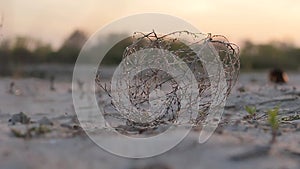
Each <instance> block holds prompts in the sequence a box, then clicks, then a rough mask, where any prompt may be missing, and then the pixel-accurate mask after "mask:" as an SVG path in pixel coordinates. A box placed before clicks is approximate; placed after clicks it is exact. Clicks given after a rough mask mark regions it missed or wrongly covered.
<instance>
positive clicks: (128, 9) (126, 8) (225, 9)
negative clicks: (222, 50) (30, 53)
mask: <svg viewBox="0 0 300 169" xmlns="http://www.w3.org/2000/svg"><path fill="white" fill-rule="evenodd" d="M0 10H1V11H2V13H3V14H4V30H3V34H4V36H5V37H11V36H16V35H28V36H32V37H34V38H38V39H41V40H43V41H45V42H51V43H52V44H53V45H55V46H59V45H60V44H61V43H62V41H63V40H64V38H66V37H67V36H68V35H69V34H70V33H71V32H72V31H73V30H74V29H77V28H79V29H83V30H85V31H87V32H88V33H90V34H91V33H93V32H95V31H96V30H98V29H99V28H101V27H102V26H104V25H105V24H108V23H110V22H111V21H113V20H115V19H118V18H121V17H124V16H128V15H132V14H137V13H145V12H158V13H164V14H170V15H173V16H177V17H179V18H182V19H184V20H186V21H187V22H189V23H191V24H193V25H194V26H196V27H197V28H198V29H199V30H201V31H203V32H211V33H213V34H223V35H225V36H226V37H228V38H229V39H230V40H231V41H233V42H236V43H238V44H241V42H242V41H243V40H245V39H250V40H253V41H254V42H259V43H260V42H269V41H271V40H285V41H290V42H293V43H295V44H296V45H298V46H300V1H299V0H251V1H250V0H249V1H242V0H0Z"/></svg>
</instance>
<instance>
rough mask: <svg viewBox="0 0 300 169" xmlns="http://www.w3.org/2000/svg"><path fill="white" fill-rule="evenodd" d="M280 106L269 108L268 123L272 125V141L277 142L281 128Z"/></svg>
mask: <svg viewBox="0 0 300 169" xmlns="http://www.w3.org/2000/svg"><path fill="white" fill-rule="evenodd" d="M278 112H279V107H278V106H277V107H275V108H273V109H270V110H268V123H269V125H270V126H271V130H272V133H271V134H272V139H271V143H274V142H276V136H277V132H278V129H279V119H278Z"/></svg>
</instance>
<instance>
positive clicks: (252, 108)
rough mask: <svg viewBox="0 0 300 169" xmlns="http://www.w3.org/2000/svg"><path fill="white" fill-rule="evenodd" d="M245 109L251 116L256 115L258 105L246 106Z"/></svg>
mask: <svg viewBox="0 0 300 169" xmlns="http://www.w3.org/2000/svg"><path fill="white" fill-rule="evenodd" d="M245 110H246V111H247V112H248V113H249V115H250V116H253V117H254V116H255V115H256V107H255V106H245Z"/></svg>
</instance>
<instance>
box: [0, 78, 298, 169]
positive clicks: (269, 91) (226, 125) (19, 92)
mask: <svg viewBox="0 0 300 169" xmlns="http://www.w3.org/2000/svg"><path fill="white" fill-rule="evenodd" d="M289 76H290V82H289V84H287V85H280V86H275V85H272V84H269V83H268V82H267V80H266V79H267V78H266V75H265V74H263V73H247V74H241V76H240V78H239V81H238V83H237V84H236V86H235V88H234V90H233V92H232V94H231V95H230V96H229V98H228V99H227V104H226V107H225V112H224V114H223V117H222V121H221V123H220V124H219V127H218V128H217V130H216V132H215V133H214V135H213V136H212V137H211V138H210V139H209V140H208V141H207V142H206V143H204V144H198V137H199V131H198V130H197V129H194V130H192V132H191V133H190V134H189V135H188V136H187V137H186V138H185V139H184V140H183V141H182V142H181V143H180V144H179V145H178V146H176V147H175V148H173V149H172V150H170V151H168V152H166V153H164V154H162V155H159V156H156V157H152V158H147V159H140V160H138V159H128V158H123V157H118V156H115V155H113V154H110V153H109V152H106V151H104V150H103V149H101V148H100V147H98V146H97V145H96V144H95V143H93V142H92V141H91V140H90V139H89V138H88V137H86V135H85V134H84V132H83V131H81V130H80V126H78V124H77V121H76V118H75V117H76V114H75V111H74V108H73V101H72V93H71V82H68V81H57V82H56V83H55V88H56V90H55V91H51V90H50V89H49V86H50V84H49V80H41V79H34V78H26V79H11V78H1V80H0V100H1V101H0V169H54V168H59V169H85V168H86V169H154V168H155V169H163V168H170V169H183V168H185V169H208V168H209V169H233V168H237V169H253V168H256V169H299V168H300V120H299V119H298V120H297V119H295V120H294V119H293V120H282V122H281V123H280V128H279V131H278V137H277V142H276V143H275V144H273V145H271V144H270V143H269V141H270V139H271V134H270V133H271V131H270V126H269V125H268V123H267V116H266V112H267V110H269V109H272V108H274V107H275V106H277V105H280V110H279V118H286V117H294V116H296V115H300V76H299V75H298V74H297V73H291V74H289ZM12 81H14V82H15V87H14V93H9V86H10V83H11V82H12ZM78 90H79V89H78ZM246 105H255V106H256V108H257V115H256V116H257V117H258V119H257V120H249V119H245V118H244V117H245V116H246V115H247V114H248V113H247V112H246V111H245V109H244V107H245V106H246ZM20 112H24V113H25V114H26V115H27V116H28V117H30V118H31V121H34V122H36V123H35V124H30V125H29V127H32V126H34V125H37V124H38V123H39V122H41V123H46V122H45V119H44V121H40V120H41V119H42V118H43V117H46V118H47V119H48V120H49V121H51V123H53V124H52V125H49V126H48V125H46V126H47V129H49V130H50V131H49V132H47V133H46V134H36V133H34V134H33V136H32V137H31V138H19V137H16V135H14V134H13V133H12V131H11V130H12V129H15V130H16V131H20V132H25V131H26V129H27V128H28V125H24V124H20V123H16V124H15V125H12V124H11V122H9V119H11V117H12V115H13V114H17V113H20ZM26 127H27V128H26ZM99 130H100V131H101V130H103V131H106V129H99ZM178 132H180V131H178ZM103 139H107V140H108V141H111V142H113V141H114V136H113V135H110V134H109V132H103Z"/></svg>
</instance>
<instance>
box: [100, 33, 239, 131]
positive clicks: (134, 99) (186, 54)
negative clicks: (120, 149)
mask: <svg viewBox="0 0 300 169" xmlns="http://www.w3.org/2000/svg"><path fill="white" fill-rule="evenodd" d="M204 45H208V46H211V47H213V48H214V49H215V51H216V52H217V53H215V56H216V57H219V60H220V61H221V63H222V65H223V66H222V68H223V69H224V76H225V79H226V83H227V88H226V95H228V94H229V92H230V90H231V89H232V87H233V86H234V84H235V82H236V80H237V77H238V72H239V68H240V63H239V48H238V46H237V45H235V44H233V43H230V42H229V41H228V40H227V39H226V37H224V36H222V35H211V34H207V35H206V34H202V33H191V32H188V31H176V32H172V33H169V34H164V35H159V34H157V33H156V32H155V31H154V30H153V31H152V32H150V33H147V34H145V33H143V32H135V33H134V35H133V43H132V44H131V45H130V46H128V47H127V48H126V49H125V51H124V53H123V56H122V57H123V60H124V59H126V58H127V57H128V56H130V55H132V54H134V53H136V52H137V51H140V50H143V49H149V48H156V49H163V50H164V51H168V52H171V53H172V54H173V55H174V57H178V58H180V59H181V60H182V61H184V62H185V63H186V65H187V66H188V68H189V69H190V70H191V71H192V73H193V75H194V77H195V79H196V81H197V86H198V89H197V90H198V91H195V94H197V98H198V99H197V102H190V103H189V104H196V105H197V107H198V110H197V114H198V117H197V118H196V119H191V120H190V122H191V123H193V124H199V123H201V122H202V121H203V120H204V119H205V117H206V116H207V111H208V108H209V106H210V105H211V103H212V100H213V98H212V95H213V93H214V92H215V88H216V85H217V84H212V82H211V81H210V78H211V77H210V76H211V75H209V73H208V71H207V69H206V65H205V63H203V58H201V57H202V56H201V53H198V52H197V51H195V50H194V49H195V48H197V47H202V46H204ZM198 51H199V50H198ZM200 51H201V50H200ZM162 56H163V55H162ZM136 57H138V55H137V56H136ZM138 59H145V58H144V57H142V56H140V58H138ZM212 59H214V58H212ZM147 62H149V64H160V63H168V64H176V58H174V59H170V58H164V57H161V58H159V59H156V60H152V61H147ZM166 66H167V65H166ZM128 69H129V68H128ZM124 71H129V70H124ZM178 76H185V74H180V75H178ZM175 79H176V77H173V76H171V75H170V74H168V73H166V72H165V71H163V70H159V69H145V70H142V71H139V72H138V71H137V72H136V75H135V76H134V78H133V79H131V80H130V83H129V84H128V89H127V91H128V97H129V100H130V103H131V105H132V106H134V107H135V108H136V109H137V110H140V111H141V112H145V111H146V110H147V109H149V107H151V106H158V108H157V109H156V110H155V113H154V114H151V115H150V116H151V117H153V120H152V121H151V123H139V122H135V121H134V120H130V118H129V116H128V117H127V116H126V115H125V117H124V116H123V117H124V119H126V121H127V125H138V126H153V125H154V126H155V125H158V124H161V123H168V122H172V123H174V122H178V117H179V116H180V110H181V108H182V100H181V99H182V97H180V93H179V91H180V90H181V89H182V87H181V86H179V85H178V82H177V81H176V80H175ZM219 80H222V79H219ZM96 82H97V84H98V85H99V86H100V87H101V88H102V89H103V90H104V91H105V92H106V93H107V95H108V96H109V97H110V98H111V92H112V91H111V89H110V88H109V87H107V86H110V85H106V84H103V83H102V82H103V80H101V77H100V76H97V78H96ZM153 91H163V93H164V94H163V96H162V95H160V94H157V95H156V97H154V98H153V97H152V96H151V93H153ZM160 96H161V97H160ZM162 98H163V99H162ZM222 99H226V98H222ZM153 101H154V103H158V104H157V105H156V104H154V105H153ZM155 101H158V102H155ZM116 102H117V101H116V100H111V101H110V102H109V104H110V105H111V106H112V107H113V108H115V110H116V111H117V112H118V109H117V108H116V105H115V104H117V103H116ZM159 102H160V103H161V104H159ZM151 103H152V105H151ZM125 109H126V107H125ZM111 110H112V109H110V111H111ZM128 111H131V109H129V108H128ZM106 113H107V114H109V112H106ZM121 116H122V115H121ZM136 116H143V114H136ZM139 118H142V117H139Z"/></svg>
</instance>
